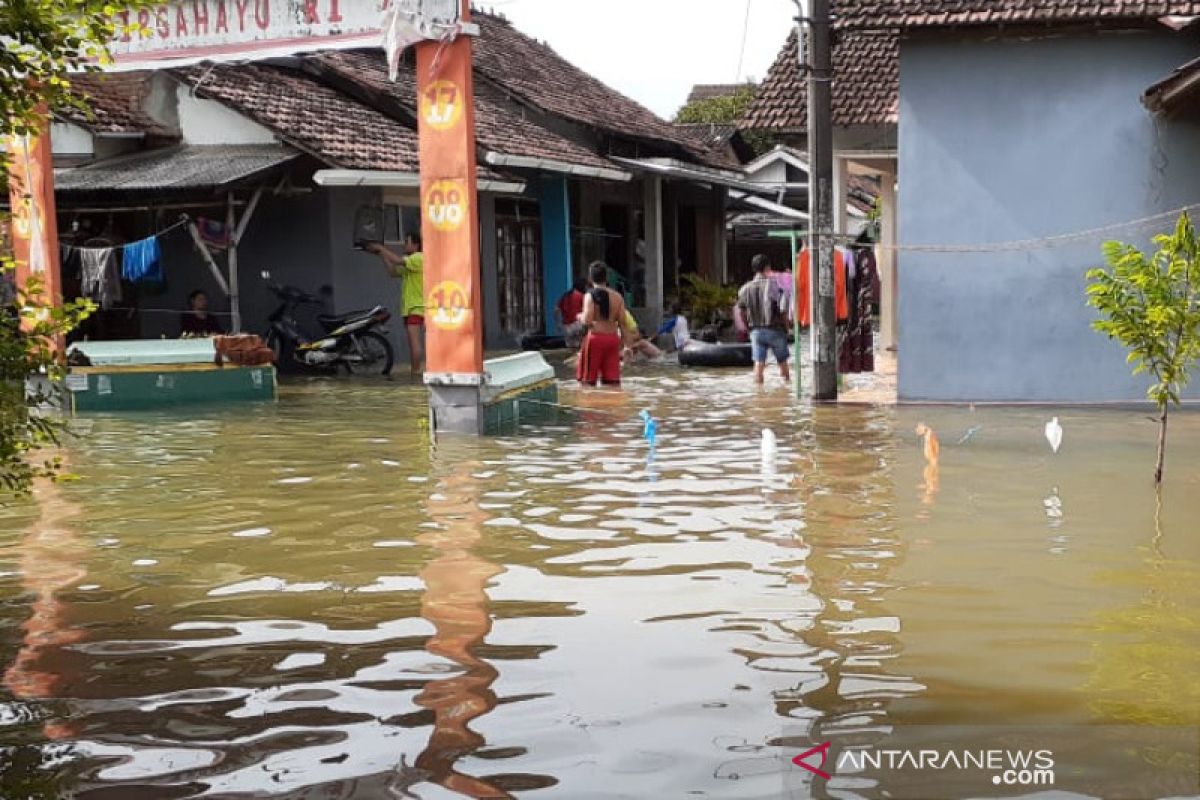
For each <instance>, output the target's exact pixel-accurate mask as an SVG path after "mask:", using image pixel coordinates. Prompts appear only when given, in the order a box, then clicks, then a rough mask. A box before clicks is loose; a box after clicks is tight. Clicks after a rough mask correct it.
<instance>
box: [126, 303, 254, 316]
mask: <svg viewBox="0 0 1200 800" xmlns="http://www.w3.org/2000/svg"><path fill="white" fill-rule="evenodd" d="M106 310H108V311H127V312H130V313H137V314H175V315H179V316H182V315H184V314H190V313H192V312H191V311H186V310H185V311H180V310H179V309H177V308H135V307H133V306H114V307H112V308H109V309H106ZM206 313H207V314H208V315H209V316H210V317H232V316H233V312H232V311H209V312H206Z"/></svg>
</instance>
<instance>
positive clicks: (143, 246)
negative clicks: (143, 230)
mask: <svg viewBox="0 0 1200 800" xmlns="http://www.w3.org/2000/svg"><path fill="white" fill-rule="evenodd" d="M121 277H122V278H124V279H125V280H127V281H129V282H130V283H142V282H147V281H149V282H153V283H162V282H163V273H162V254H161V252H160V251H159V247H158V238H157V237H154V236H152V237H150V238H149V239H142V240H141V241H140V242H130V243H129V244H127V245H125V249H124V251H123V253H122V254H121Z"/></svg>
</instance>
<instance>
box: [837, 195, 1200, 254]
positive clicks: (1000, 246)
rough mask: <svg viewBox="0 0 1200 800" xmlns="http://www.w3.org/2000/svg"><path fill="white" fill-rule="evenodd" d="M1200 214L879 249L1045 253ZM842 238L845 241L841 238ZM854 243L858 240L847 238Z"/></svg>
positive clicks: (1177, 211)
mask: <svg viewBox="0 0 1200 800" xmlns="http://www.w3.org/2000/svg"><path fill="white" fill-rule="evenodd" d="M1197 211H1200V204H1192V205H1188V206H1184V207H1182V208H1177V209H1175V210H1173V211H1164V212H1163V213H1161V214H1154V215H1152V216H1149V217H1142V218H1140V219H1132V220H1129V221H1127V222H1117V223H1114V224H1112V225H1103V226H1100V227H1098V228H1088V229H1087V230H1082V231H1075V232H1074V233H1064V234H1059V235H1057V236H1042V237H1039V238H1036V239H1016V240H1014V241H1009V242H990V243H986V244H895V245H889V244H883V243H880V244H878V245H877V246H878V247H880V248H881V249H883V250H895V251H897V252H902V253H1011V252H1021V251H1027V250H1045V249H1049V248H1053V247H1064V246H1067V245H1072V244H1080V243H1082V242H1086V241H1089V240H1093V239H1098V238H1101V237H1105V238H1107V237H1109V236H1111V235H1112V234H1115V233H1117V232H1119V231H1133V230H1142V229H1145V228H1151V227H1155V226H1158V225H1160V224H1161V223H1163V222H1168V221H1170V222H1174V221H1175V220H1177V219H1178V218H1179V215H1180V214H1183V213H1184V212H1187V213H1188V214H1191V215H1193V216H1194V215H1195V214H1196V212H1197ZM839 238H842V237H839ZM845 238H847V239H853V238H854V237H845Z"/></svg>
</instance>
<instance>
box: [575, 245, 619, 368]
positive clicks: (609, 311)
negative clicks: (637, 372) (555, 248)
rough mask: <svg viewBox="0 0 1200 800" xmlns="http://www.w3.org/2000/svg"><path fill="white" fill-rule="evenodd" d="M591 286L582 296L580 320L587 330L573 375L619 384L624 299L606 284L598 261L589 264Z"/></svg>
mask: <svg viewBox="0 0 1200 800" xmlns="http://www.w3.org/2000/svg"><path fill="white" fill-rule="evenodd" d="M588 273H589V276H590V277H591V279H592V290H591V291H590V292H588V293H587V296H586V297H584V299H583V315H582V316H581V319H582V320H583V324H584V326H585V327H586V328H587V329H588V334H587V336H586V337H585V338H584V340H583V348H582V349H581V350H580V351H579V366H578V367H577V368H576V370H575V377H576V378H578V379H579V382H580V383H582V384H584V385H585V386H595V385H596V383H597V382H600V383H602V384H604V385H606V386H620V385H621V350H622V344H623V339H622V331H621V326H622V325H624V322H623V320H624V319H625V300H624V298H622V297H621V295H620V294H618V293H617V292H614V291H613V290H612V289H610V288H608V267H607V266H606V265H605V264H604V263H603V262H600V261H596V262H593V263H592V265H591V266H590V267H589V268H588Z"/></svg>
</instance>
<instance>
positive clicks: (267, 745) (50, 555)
mask: <svg viewBox="0 0 1200 800" xmlns="http://www.w3.org/2000/svg"><path fill="white" fill-rule="evenodd" d="M423 399H424V398H423V394H422V393H421V391H420V390H419V389H418V388H416V387H405V386H399V385H392V384H371V383H358V384H344V383H337V382H319V381H317V382H309V383H299V384H294V385H291V386H287V387H285V389H284V392H283V396H282V399H281V401H280V403H279V404H278V405H277V406H274V407H264V408H256V409H253V410H246V409H236V410H230V411H216V412H212V411H206V412H203V413H202V414H199V415H198V416H182V415H181V416H169V415H142V416H129V417H108V418H100V419H97V420H96V421H95V423H94V425H93V426H92V429H91V431H90V434H89V435H88V436H87V437H86V438H85V439H83V440H81V441H80V442H78V443H77V444H76V445H75V446H74V447H73V451H72V453H71V458H72V461H73V466H74V469H75V471H76V472H78V473H79V474H80V475H81V476H82V478H83V480H82V481H80V482H78V483H73V484H68V485H64V486H58V487H47V488H45V489H43V491H42V493H41V494H40V495H39V498H38V500H37V502H36V503H29V504H25V505H19V506H14V507H11V508H8V509H4V510H3V511H0V514H2V515H3V516H2V517H0V519H3V523H2V524H3V530H4V534H3V539H0V546H2V549H0V626H3V638H2V639H0V642H2V643H3V650H2V651H0V657H2V658H3V660H4V663H5V665H6V666H5V672H4V687H5V692H6V695H5V697H4V698H3V699H4V702H3V705H2V706H0V739H2V744H3V745H4V749H3V751H2V755H0V758H2V759H3V762H2V763H0V796H3V797H18V796H20V797H44V798H51V797H60V796H64V795H66V794H71V793H73V795H74V796H77V797H86V798H108V797H119V798H142V797H146V798H173V797H201V796H208V797H250V796H279V797H296V798H300V797H322V798H333V797H338V798H349V797H364V798H388V797H398V798H402V797H421V798H444V797H475V798H490V797H497V798H501V797H524V796H538V797H562V798H588V797H611V796H627V797H685V796H698V797H721V798H769V797H777V796H779V795H780V793H781V792H782V791H783V787H784V781H783V778H782V772H783V770H784V769H785V768H786V766H787V764H788V759H790V757H791V756H792V755H794V754H795V753H796V752H798V749H797V748H799V747H800V746H801V745H803V747H804V748H805V749H806V748H807V747H808V746H809V742H810V741H811V740H812V738H813V737H825V736H831V737H832V736H836V735H838V734H839V733H841V732H845V731H850V730H861V729H865V728H869V727H877V726H884V725H895V724H903V723H918V722H922V723H939V724H965V723H972V722H976V723H978V722H985V721H986V722H989V723H992V724H1003V723H1009V724H1039V723H1053V724H1073V723H1090V722H1126V723H1127V722H1133V723H1144V722H1176V723H1192V724H1194V723H1196V722H1200V719H1198V717H1200V712H1198V711H1197V709H1198V708H1200V678H1198V676H1200V656H1198V655H1197V654H1198V653H1200V588H1198V587H1200V581H1198V580H1197V579H1198V578H1200V570H1198V569H1197V565H1198V564H1200V539H1198V538H1197V537H1196V536H1195V535H1194V530H1195V524H1194V519H1195V517H1196V514H1197V512H1200V493H1198V492H1197V491H1196V489H1197V484H1200V470H1198V469H1197V468H1196V467H1195V466H1194V465H1195V464H1197V463H1200V461H1198V460H1197V456H1200V418H1196V417H1192V416H1189V415H1183V416H1182V417H1181V418H1180V420H1179V422H1178V424H1177V427H1176V429H1175V431H1174V433H1173V435H1174V437H1175V439H1174V441H1173V443H1172V453H1171V463H1170V464H1169V465H1168V471H1167V475H1168V482H1169V485H1168V487H1167V492H1166V496H1165V498H1164V503H1163V508H1162V510H1161V514H1160V515H1159V514H1158V510H1157V509H1156V507H1155V502H1154V494H1153V491H1152V488H1151V486H1150V480H1149V478H1150V476H1151V465H1152V460H1153V448H1154V437H1153V426H1152V425H1150V423H1148V422H1145V421H1144V418H1143V416H1142V415H1139V414H1136V413H1124V412H1077V413H1075V414H1073V415H1067V416H1064V417H1063V424H1064V427H1067V428H1069V430H1070V434H1071V435H1070V440H1069V442H1068V443H1067V444H1066V445H1064V447H1063V448H1062V450H1061V451H1060V452H1058V453H1057V454H1055V453H1053V452H1052V451H1051V450H1050V448H1049V447H1048V445H1047V443H1046V440H1045V437H1044V432H1043V430H1044V426H1045V423H1046V418H1047V417H1048V416H1049V415H1047V414H1045V413H1043V412H1039V411H1028V410H1021V411H1013V410H1007V411H1006V410H988V411H982V410H980V411H970V410H966V409H943V410H934V409H923V410H922V411H921V412H920V415H919V417H918V416H917V414H916V412H910V411H907V410H903V409H901V410H896V409H868V408H824V407H821V408H810V407H796V406H795V405H793V404H792V403H791V402H790V401H789V399H788V397H787V396H786V394H784V393H782V392H781V391H770V390H768V391H765V392H763V391H759V390H756V389H754V388H753V387H752V386H751V385H750V383H749V381H748V380H746V379H745V376H741V375H733V374H728V373H725V374H705V373H694V372H685V373H679V372H672V373H666V374H661V373H660V374H659V375H658V376H657V377H642V378H638V377H634V378H633V379H631V380H630V381H628V384H627V386H626V387H625V390H624V391H623V392H587V393H583V394H574V393H572V390H571V389H570V388H569V387H568V388H567V389H566V390H565V391H564V401H565V402H566V403H568V404H571V405H575V406H577V407H578V411H574V412H563V413H559V414H557V415H555V416H557V419H552V420H550V421H547V422H545V423H539V425H538V426H537V427H532V428H527V429H526V430H525V431H524V435H522V436H520V437H510V438H503V439H496V440H489V441H474V440H459V441H444V442H439V443H436V444H435V443H433V442H431V440H430V437H429V434H428V431H427V428H426V426H425V422H424V418H425V409H424V406H423ZM643 408H646V409H649V410H650V411H651V413H652V414H653V415H654V416H655V417H656V418H657V419H659V420H660V426H659V431H658V440H657V446H656V447H655V448H654V449H653V450H651V449H650V447H649V445H648V443H647V442H646V440H645V439H644V438H643V436H642V423H641V421H640V420H639V419H638V418H637V416H638V412H639V411H641V410H642V409H643ZM918 423H924V424H925V425H926V426H927V430H929V431H936V432H937V434H930V435H929V436H920V437H919V436H918V435H917V434H916V433H915V432H914V431H915V430H916V428H917V425H918ZM764 428H766V429H770V430H771V431H772V432H773V433H774V434H775V437H776V439H777V447H776V448H775V449H774V450H772V451H770V452H765V451H764V449H763V446H762V431H763V429H764ZM935 435H937V436H940V439H941V442H942V444H941V445H940V446H938V447H936V448H935V451H934V453H933V458H930V453H929V450H930V448H929V442H930V438H931V437H932V436H935ZM934 441H935V442H936V439H934ZM931 469H932V473H931V472H930V470H931ZM918 487H919V488H918ZM1156 515H1158V516H1159V520H1158V522H1157V523H1156Z"/></svg>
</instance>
